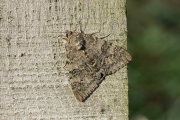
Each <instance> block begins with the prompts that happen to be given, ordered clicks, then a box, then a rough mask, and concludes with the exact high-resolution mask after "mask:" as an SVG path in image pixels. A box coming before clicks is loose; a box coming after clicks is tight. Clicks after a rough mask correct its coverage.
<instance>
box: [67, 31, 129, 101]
mask: <svg viewBox="0 0 180 120" xmlns="http://www.w3.org/2000/svg"><path fill="white" fill-rule="evenodd" d="M66 37H67V38H66V41H67V42H66V45H65V48H66V55H67V61H66V65H65V68H66V69H67V70H68V71H69V82H70V85H71V88H72V91H73V93H74V96H75V97H76V99H77V100H78V101H80V102H84V101H85V100H86V99H87V98H88V97H89V96H90V95H91V94H92V93H93V91H95V89H96V88H97V87H98V86H99V84H100V83H101V82H102V81H103V80H104V79H105V77H106V76H108V75H111V74H113V73H115V72H116V71H118V70H119V69H120V68H122V67H124V66H125V65H126V64H127V63H128V62H129V61H131V56H130V54H129V53H128V52H127V51H126V50H125V49H123V48H122V47H120V46H117V45H113V44H112V43H110V42H108V41H105V40H102V39H101V38H97V37H95V36H94V34H85V33H83V32H82V31H81V32H72V31H66Z"/></svg>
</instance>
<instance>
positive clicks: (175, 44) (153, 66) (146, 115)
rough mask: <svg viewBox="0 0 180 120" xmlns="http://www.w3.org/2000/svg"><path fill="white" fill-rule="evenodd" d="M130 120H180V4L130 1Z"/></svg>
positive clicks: (157, 0)
mask: <svg viewBox="0 0 180 120" xmlns="http://www.w3.org/2000/svg"><path fill="white" fill-rule="evenodd" d="M127 20H128V51H129V52H130V54H131V55H132V58H133V60H132V61H131V62H130V63H129V64H128V75H129V112H130V114H129V117H130V120H180V0H127Z"/></svg>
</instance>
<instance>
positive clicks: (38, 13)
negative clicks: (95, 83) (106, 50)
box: [0, 0, 128, 120]
mask: <svg viewBox="0 0 180 120" xmlns="http://www.w3.org/2000/svg"><path fill="white" fill-rule="evenodd" d="M0 1H1V4H0V26H1V28H0V82H1V84H0V93H1V96H0V106H1V107H0V111H1V112H0V119H1V120H8V119H14V120H16V119H17V120H20V119H24V120H32V119H38V120H40V119H43V120H44V119H48V120H49V119H55V120H58V119H63V120H66V119H68V120H70V119H72V120H74V119H75V120H92V119H93V120H127V119H128V84H127V83H128V81H127V69H126V67H124V68H123V69H121V70H119V71H118V72H116V74H113V75H111V76H108V77H106V79H105V80H104V81H103V82H102V83H101V85H100V87H99V88H98V89H97V90H96V91H95V92H94V93H93V94H92V95H91V96H90V97H89V98H88V99H87V100H86V101H85V102H78V101H77V100H76V98H75V97H74V95H73V92H72V91H71V87H70V85H69V83H68V74H67V71H66V70H65V69H64V65H65V62H66V54H65V53H66V50H65V42H64V40H63V39H62V37H65V31H66V30H72V31H76V32H80V29H79V23H78V22H79V21H81V23H82V29H83V31H84V32H85V33H93V32H99V33H97V34H96V36H97V37H103V36H106V35H108V34H110V36H109V37H107V38H105V40H107V41H111V42H112V43H113V44H118V45H119V46H122V47H124V48H126V37H127V34H126V32H127V30H126V29H127V28H126V27H127V26H126V14H125V4H126V0H110V1H108V0H0Z"/></svg>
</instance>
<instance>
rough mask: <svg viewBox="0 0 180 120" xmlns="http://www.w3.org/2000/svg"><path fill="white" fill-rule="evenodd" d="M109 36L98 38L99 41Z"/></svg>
mask: <svg viewBox="0 0 180 120" xmlns="http://www.w3.org/2000/svg"><path fill="white" fill-rule="evenodd" d="M109 35H110V34H109ZM109 35H106V36H104V37H101V38H99V39H104V38H106V37H108V36H109Z"/></svg>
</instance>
